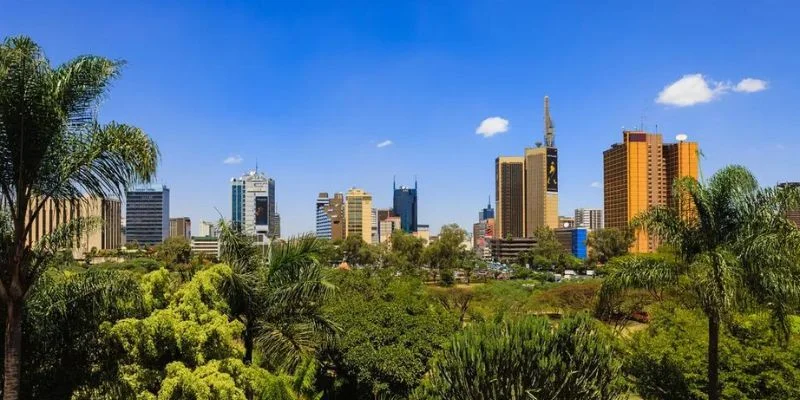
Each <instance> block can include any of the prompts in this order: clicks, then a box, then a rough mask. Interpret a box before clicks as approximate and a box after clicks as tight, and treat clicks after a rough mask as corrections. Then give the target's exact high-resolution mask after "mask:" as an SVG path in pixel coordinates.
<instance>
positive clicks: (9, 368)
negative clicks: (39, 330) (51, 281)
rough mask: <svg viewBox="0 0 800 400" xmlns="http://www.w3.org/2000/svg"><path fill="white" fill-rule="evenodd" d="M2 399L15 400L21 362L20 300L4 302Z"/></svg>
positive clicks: (17, 396)
mask: <svg viewBox="0 0 800 400" xmlns="http://www.w3.org/2000/svg"><path fill="white" fill-rule="evenodd" d="M5 339H6V340H5V361H4V368H5V370H4V374H3V400H17V399H18V398H19V387H20V374H21V372H22V370H21V369H20V363H21V362H22V301H21V300H10V301H8V302H6V338H5Z"/></svg>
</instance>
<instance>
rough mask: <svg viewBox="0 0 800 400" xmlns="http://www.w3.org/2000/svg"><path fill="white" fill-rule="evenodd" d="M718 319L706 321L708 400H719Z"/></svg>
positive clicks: (712, 318) (713, 318) (711, 318)
mask: <svg viewBox="0 0 800 400" xmlns="http://www.w3.org/2000/svg"><path fill="white" fill-rule="evenodd" d="M719 389H720V387H719V318H718V317H710V318H709V319H708V399H709V400H719V394H720V393H719Z"/></svg>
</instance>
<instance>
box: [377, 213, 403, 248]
mask: <svg viewBox="0 0 800 400" xmlns="http://www.w3.org/2000/svg"><path fill="white" fill-rule="evenodd" d="M402 224H403V221H402V219H401V218H400V217H398V216H396V215H391V216H387V217H385V218H383V219H380V215H379V217H378V225H379V226H378V241H379V242H380V243H386V242H388V241H389V240H391V239H392V233H393V232H395V231H399V230H402V229H403V225H402Z"/></svg>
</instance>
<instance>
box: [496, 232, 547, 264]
mask: <svg viewBox="0 0 800 400" xmlns="http://www.w3.org/2000/svg"><path fill="white" fill-rule="evenodd" d="M488 242H489V249H490V250H491V253H492V260H494V261H500V262H513V261H514V260H516V259H517V257H519V255H520V253H522V252H524V251H526V250H530V249H531V248H533V247H535V246H536V239H534V238H507V239H501V238H491V239H489V240H488Z"/></svg>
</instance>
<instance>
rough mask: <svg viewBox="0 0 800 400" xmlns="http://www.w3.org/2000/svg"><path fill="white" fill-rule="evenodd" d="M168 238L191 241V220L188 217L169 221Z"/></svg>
mask: <svg viewBox="0 0 800 400" xmlns="http://www.w3.org/2000/svg"><path fill="white" fill-rule="evenodd" d="M169 237H182V238H184V239H186V240H191V239H192V220H191V219H189V217H178V218H170V219H169Z"/></svg>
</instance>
